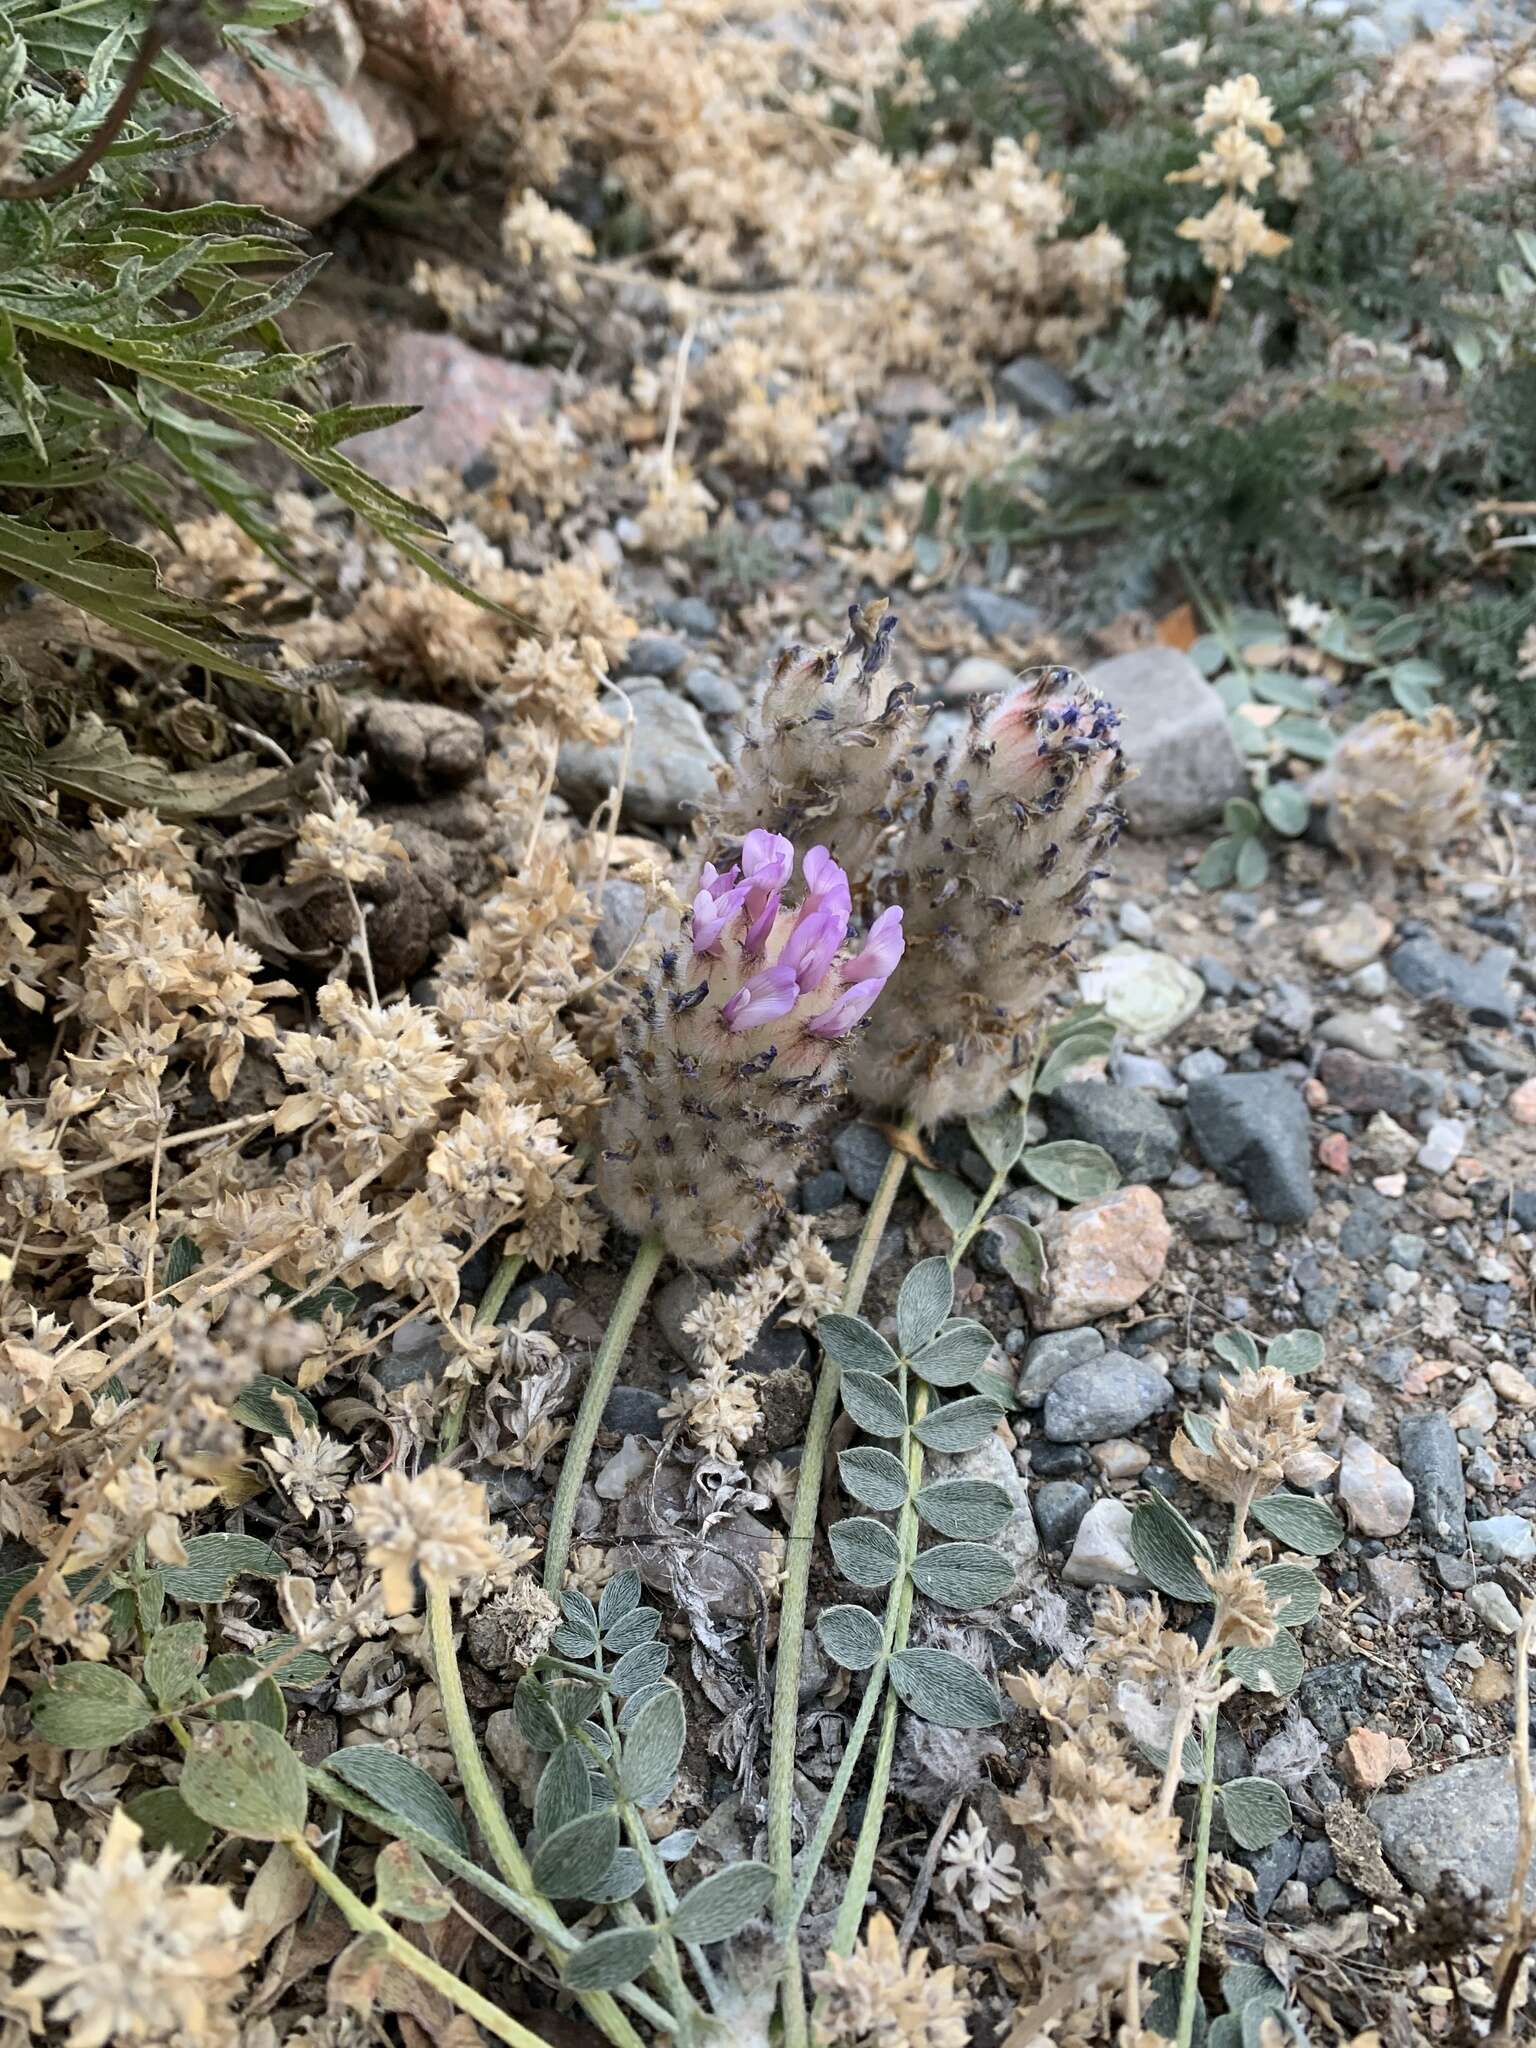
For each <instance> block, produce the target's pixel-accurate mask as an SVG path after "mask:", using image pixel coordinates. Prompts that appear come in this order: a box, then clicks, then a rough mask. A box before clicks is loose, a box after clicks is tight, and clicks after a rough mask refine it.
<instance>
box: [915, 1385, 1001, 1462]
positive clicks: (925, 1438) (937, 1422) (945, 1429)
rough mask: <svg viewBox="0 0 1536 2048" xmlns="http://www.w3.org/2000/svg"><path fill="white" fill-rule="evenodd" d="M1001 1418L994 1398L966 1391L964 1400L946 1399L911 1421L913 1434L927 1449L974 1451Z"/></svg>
mask: <svg viewBox="0 0 1536 2048" xmlns="http://www.w3.org/2000/svg"><path fill="white" fill-rule="evenodd" d="M1002 1419H1003V1411H1002V1409H1001V1408H1000V1407H999V1406H998V1405H997V1403H996V1402H995V1401H992V1400H989V1399H988V1398H987V1396H986V1395H985V1394H969V1395H967V1396H966V1398H965V1399H964V1400H963V1401H946V1402H945V1403H944V1404H943V1406H942V1407H939V1408H935V1409H933V1410H931V1412H930V1413H929V1414H927V1415H925V1416H924V1417H923V1419H922V1421H921V1422H917V1423H914V1424H913V1426H912V1434H913V1435H914V1436H915V1437H916V1438H917V1440H918V1442H919V1443H920V1444H923V1445H925V1446H926V1447H927V1448H928V1449H929V1450H930V1451H944V1452H946V1453H949V1454H953V1453H955V1452H958V1451H974V1450H975V1449H976V1448H977V1447H978V1446H979V1445H981V1444H984V1443H985V1442H986V1440H987V1438H988V1437H989V1436H991V1434H992V1432H993V1431H994V1430H995V1429H996V1428H997V1425H998V1424H999V1422H1001V1421H1002Z"/></svg>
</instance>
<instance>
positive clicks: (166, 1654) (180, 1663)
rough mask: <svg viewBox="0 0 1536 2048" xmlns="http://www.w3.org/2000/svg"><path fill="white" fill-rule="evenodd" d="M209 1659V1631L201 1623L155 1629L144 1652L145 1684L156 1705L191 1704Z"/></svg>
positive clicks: (174, 1623)
mask: <svg viewBox="0 0 1536 2048" xmlns="http://www.w3.org/2000/svg"><path fill="white" fill-rule="evenodd" d="M207 1656H208V1631H207V1630H206V1629H205V1628H204V1627H203V1624H202V1623H201V1622H200V1621H177V1622H173V1623H172V1624H171V1626H170V1627H169V1628H159V1629H156V1630H155V1633H154V1635H153V1636H152V1637H151V1638H150V1643H149V1648H148V1649H147V1650H146V1651H145V1652H144V1683H145V1685H146V1686H148V1688H149V1691H150V1694H151V1696H152V1697H153V1698H154V1700H155V1701H156V1703H157V1704H158V1705H159V1706H160V1707H162V1708H170V1707H179V1706H180V1705H181V1704H182V1703H183V1702H184V1701H185V1700H189V1699H190V1698H191V1697H192V1695H193V1693H194V1692H195V1691H196V1690H197V1674H198V1673H199V1672H200V1671H201V1670H202V1668H203V1664H204V1662H205V1661H206V1659H207Z"/></svg>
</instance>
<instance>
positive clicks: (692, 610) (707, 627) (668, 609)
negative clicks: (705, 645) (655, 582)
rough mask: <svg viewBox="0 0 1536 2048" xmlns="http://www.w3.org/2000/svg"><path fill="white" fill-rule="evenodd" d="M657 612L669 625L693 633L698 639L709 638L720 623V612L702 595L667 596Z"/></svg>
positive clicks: (680, 631) (658, 606)
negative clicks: (707, 602)
mask: <svg viewBox="0 0 1536 2048" xmlns="http://www.w3.org/2000/svg"><path fill="white" fill-rule="evenodd" d="M656 612H657V616H658V617H659V618H662V619H664V620H665V621H666V623H667V624H668V625H669V626H675V627H676V628H677V630H678V632H679V633H689V634H691V635H692V636H693V637H694V639H696V640H707V639H708V638H709V636H710V634H711V633H713V632H714V630H715V628H716V627H717V626H718V625H719V623H720V615H719V613H718V612H717V611H716V610H715V608H714V606H713V605H711V604H706V603H705V602H704V600H703V598H702V597H665V598H663V599H662V601H661V603H660V604H658V605H657V607H656Z"/></svg>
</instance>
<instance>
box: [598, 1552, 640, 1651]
mask: <svg viewBox="0 0 1536 2048" xmlns="http://www.w3.org/2000/svg"><path fill="white" fill-rule="evenodd" d="M639 1605H640V1574H639V1573H638V1572H637V1571H636V1570H635V1569H634V1567H633V1566H632V1565H630V1566H627V1567H626V1568H625V1569H624V1570H623V1571H621V1572H615V1573H614V1575H613V1577H612V1578H611V1579H610V1580H609V1581H608V1583H607V1585H606V1586H604V1588H603V1590H602V1593H601V1595H600V1596H599V1598H598V1603H597V1619H598V1623H599V1625H600V1626H601V1628H602V1629H603V1632H604V1634H606V1633H607V1631H608V1630H609V1629H611V1628H614V1627H616V1626H617V1625H618V1623H619V1622H621V1621H623V1619H624V1618H625V1616H626V1615H629V1614H633V1613H634V1611H635V1609H636V1608H637V1607H638V1606H639Z"/></svg>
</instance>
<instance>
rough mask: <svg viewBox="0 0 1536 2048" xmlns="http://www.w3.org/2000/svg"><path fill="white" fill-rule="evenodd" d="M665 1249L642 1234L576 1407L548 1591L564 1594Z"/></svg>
mask: <svg viewBox="0 0 1536 2048" xmlns="http://www.w3.org/2000/svg"><path fill="white" fill-rule="evenodd" d="M663 1249H664V1247H663V1245H662V1241H661V1239H660V1237H659V1236H657V1235H655V1234H654V1233H653V1234H652V1235H651V1236H650V1237H646V1238H642V1239H641V1241H640V1244H639V1247H638V1249H637V1250H636V1252H635V1256H634V1260H633V1262H632V1263H631V1265H630V1269H629V1272H628V1273H627V1274H626V1276H625V1280H624V1285H623V1286H622V1287H621V1288H620V1290H619V1298H618V1300H617V1301H616V1302H615V1303H614V1304H613V1313H612V1314H611V1315H610V1316H609V1318H608V1327H607V1329H606V1330H605V1331H604V1332H603V1341H602V1343H601V1344H600V1345H599V1346H598V1347H597V1356H596V1357H595V1358H594V1359H593V1361H592V1368H591V1371H590V1372H589V1373H588V1374H587V1384H586V1390H585V1391H584V1393H583V1394H582V1397H581V1406H580V1408H579V1409H578V1410H577V1411H576V1426H575V1428H574V1429H573V1430H572V1431H571V1440H570V1442H569V1443H568V1444H567V1445H566V1447H565V1462H564V1463H563V1464H562V1466H561V1467H560V1478H559V1480H558V1482H557V1484H556V1486H555V1504H554V1507H553V1509H552V1510H551V1512H550V1517H549V1536H548V1539H547V1541H546V1542H545V1545H544V1590H545V1592H547V1593H552V1594H558V1593H559V1591H560V1587H561V1584H562V1582H563V1580H564V1578H565V1563H566V1559H567V1558H568V1557H569V1556H570V1554H571V1530H572V1528H573V1527H574V1525H575V1521H576V1496H577V1495H578V1494H579V1493H580V1491H581V1482H582V1480H583V1479H584V1478H585V1476H586V1470H587V1460H588V1459H589V1458H590V1457H591V1455H592V1446H593V1444H594V1443H596V1441H597V1430H598V1424H599V1423H600V1422H601V1421H602V1419H603V1410H604V1408H605V1407H606V1406H607V1405H608V1396H609V1395H610V1394H611V1393H612V1392H613V1383H614V1381H615V1380H616V1379H617V1378H618V1372H619V1366H620V1364H621V1363H622V1361H623V1357H624V1349H625V1346H626V1345H627V1344H628V1342H629V1337H630V1332H631V1331H632V1330H633V1329H634V1327H635V1319H636V1317H637V1316H638V1315H639V1313H640V1311H641V1309H642V1308H643V1307H644V1306H645V1297H646V1296H647V1295H648V1294H649V1293H650V1291H651V1282H652V1281H653V1280H654V1279H655V1278H656V1271H657V1268H658V1267H659V1266H660V1264H661V1258H662V1252H663Z"/></svg>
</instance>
